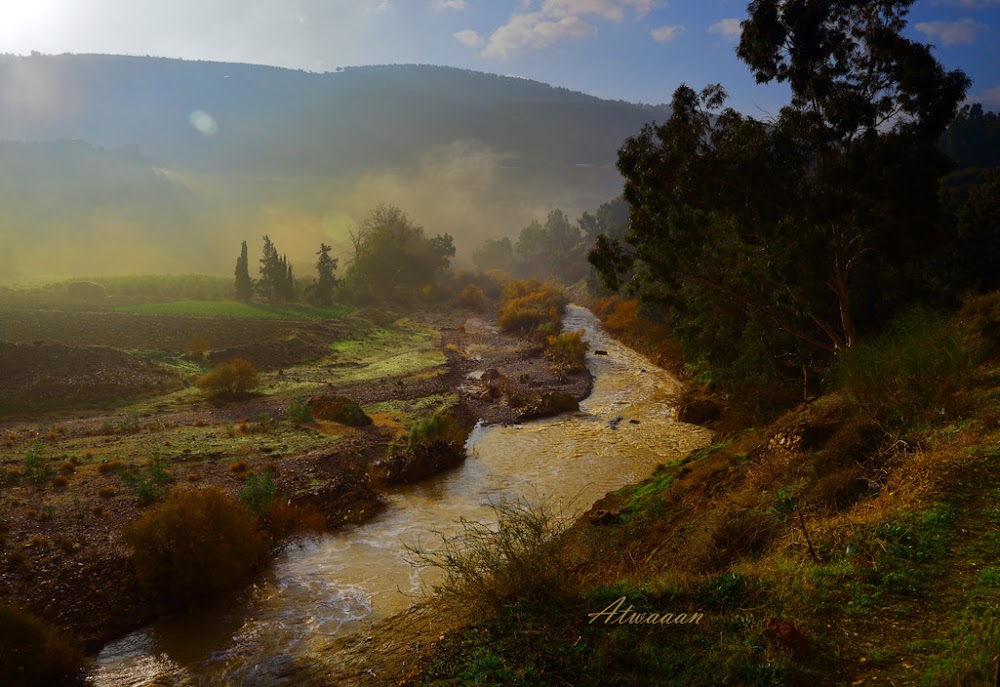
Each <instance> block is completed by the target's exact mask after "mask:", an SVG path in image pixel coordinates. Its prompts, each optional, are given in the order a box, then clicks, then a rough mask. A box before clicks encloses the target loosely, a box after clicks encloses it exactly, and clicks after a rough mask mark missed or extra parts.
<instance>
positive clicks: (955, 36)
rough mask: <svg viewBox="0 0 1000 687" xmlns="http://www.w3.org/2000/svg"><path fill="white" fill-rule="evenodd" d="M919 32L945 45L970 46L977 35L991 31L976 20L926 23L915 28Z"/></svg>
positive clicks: (966, 19)
mask: <svg viewBox="0 0 1000 687" xmlns="http://www.w3.org/2000/svg"><path fill="white" fill-rule="evenodd" d="M915 28H916V29H917V31H919V32H920V33H922V34H924V35H926V36H927V37H928V38H930V39H932V40H939V41H941V43H942V44H943V45H968V44H969V43H972V42H974V41H975V40H976V34H977V33H979V32H980V31H987V30H989V28H990V27H989V26H987V25H986V24H983V23H982V22H978V21H976V20H975V19H970V18H965V19H961V20H959V21H925V22H920V23H919V24H917V25H916V27H915Z"/></svg>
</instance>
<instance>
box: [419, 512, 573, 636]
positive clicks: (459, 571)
mask: <svg viewBox="0 0 1000 687" xmlns="http://www.w3.org/2000/svg"><path fill="white" fill-rule="evenodd" d="M491 507H492V509H493V512H494V515H495V516H496V522H495V523H493V524H485V523H482V522H478V521H470V520H466V519H464V518H463V519H462V520H461V521H460V524H461V530H460V531H459V533H458V534H455V535H444V534H441V533H438V534H439V536H440V538H441V542H440V545H439V546H438V547H436V548H431V549H428V548H423V547H420V546H412V547H407V548H408V551H409V554H410V562H411V564H413V565H414V566H416V567H418V568H432V569H435V570H437V571H439V572H440V573H441V575H442V578H441V580H440V582H438V583H437V584H434V585H433V586H432V589H433V590H434V592H436V593H437V594H440V595H442V596H444V597H446V598H448V599H451V600H454V601H458V602H460V603H461V604H463V605H464V606H466V607H468V608H470V609H472V610H473V611H475V612H477V613H479V614H480V615H482V616H488V615H490V614H493V613H496V612H499V611H501V610H502V609H503V608H504V607H506V606H508V605H509V604H512V603H528V604H536V603H549V602H554V601H558V600H560V599H563V598H567V597H569V596H570V595H571V594H572V591H573V590H571V589H569V588H568V587H567V584H568V583H567V580H568V579H569V578H568V576H567V575H566V571H565V569H564V566H563V565H562V557H561V556H560V554H559V546H558V541H557V540H558V537H559V535H561V534H562V533H563V532H565V530H566V526H567V522H568V521H567V519H565V518H562V517H560V516H559V515H558V514H557V513H556V512H555V511H554V510H553V509H552V508H551V507H550V506H548V505H546V504H544V503H530V502H528V501H526V500H518V501H509V500H504V501H500V502H499V503H495V504H492V506H491Z"/></svg>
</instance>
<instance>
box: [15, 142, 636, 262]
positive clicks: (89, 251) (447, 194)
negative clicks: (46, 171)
mask: <svg viewBox="0 0 1000 687" xmlns="http://www.w3.org/2000/svg"><path fill="white" fill-rule="evenodd" d="M87 178H88V183H77V182H75V181H73V180H69V179H64V180H63V181H62V182H61V183H58V184H56V183H53V179H52V178H49V179H48V183H43V184H42V185H41V186H40V187H39V186H36V187H35V188H33V189H21V190H20V191H19V196H20V197H19V202H18V203H17V204H15V205H13V206H11V205H8V207H7V210H6V211H5V212H4V213H3V214H2V217H0V242H2V245H3V251H2V252H0V280H5V281H15V280H25V279H27V280H35V279H37V278H39V277H51V278H68V277H100V276H114V275H125V274H162V273H175V274H180V273H200V274H217V275H228V274H230V273H231V272H232V269H233V264H234V262H235V259H236V256H237V255H238V254H239V246H240V243H241V242H242V241H244V240H245V241H247V244H248V247H249V249H250V256H251V269H252V271H253V270H254V269H255V268H256V260H257V258H259V250H260V246H261V237H262V236H263V235H264V234H267V235H268V236H270V238H271V239H272V240H273V241H274V243H275V245H276V246H277V248H278V250H279V251H280V252H281V253H283V254H285V255H287V256H288V259H289V262H290V263H291V264H292V266H293V268H294V269H295V272H296V274H297V275H299V276H300V277H303V276H307V275H309V274H310V273H311V272H312V271H313V264H314V262H315V260H314V255H315V253H316V251H317V250H318V248H319V245H320V243H321V242H322V243H328V244H332V245H333V246H334V255H335V256H336V257H338V258H339V259H340V265H341V269H343V267H344V266H346V264H347V261H348V260H349V256H350V232H351V231H352V230H354V229H355V228H356V227H357V226H358V225H359V224H360V223H361V222H363V221H364V218H365V217H366V215H367V214H368V212H369V211H370V210H371V209H372V208H373V207H375V206H376V205H377V204H379V203H389V204H392V205H397V206H399V207H400V208H402V209H403V210H405V211H406V212H407V213H408V214H409V215H410V217H411V218H412V219H413V220H414V221H415V222H417V223H418V224H419V225H420V226H422V227H423V228H424V230H425V231H426V232H427V234H428V235H435V234H444V233H448V234H451V235H452V236H453V237H454V238H455V245H456V249H457V255H456V259H455V261H454V265H455V266H458V267H470V266H471V259H470V256H471V254H472V252H473V251H474V250H475V249H476V248H477V247H478V246H479V245H480V244H481V243H482V242H483V241H484V240H485V239H487V238H498V237H502V236H510V237H515V238H516V236H517V234H518V232H519V231H520V230H521V228H522V227H524V226H525V225H527V224H528V223H530V222H531V221H532V220H533V219H544V218H545V216H546V214H547V213H548V212H549V210H551V209H552V208H554V207H559V208H562V209H563V210H565V211H566V212H567V213H568V214H569V215H570V217H577V216H578V215H579V214H580V213H581V212H582V211H583V210H587V209H593V208H594V207H596V206H597V205H599V204H600V203H601V202H603V201H605V200H607V199H608V198H610V197H612V196H613V195H615V194H616V193H618V192H619V191H620V180H619V179H618V177H617V172H615V171H614V170H595V169H584V168H569V169H559V168H552V169H545V168H542V169H539V168H532V167H529V166H522V165H519V164H518V163H517V160H516V159H514V157H513V156H512V155H511V154H508V153H501V152H498V151H495V150H493V149H491V148H490V147H489V146H487V145H485V144H483V143H482V142H478V141H455V142H453V143H450V144H448V145H444V146H437V147H434V148H432V149H431V150H430V151H429V152H427V153H426V154H425V155H423V156H421V157H420V158H419V159H418V160H417V162H416V163H415V164H413V165H400V166H397V167H388V168H385V169H383V170H380V171H375V172H369V173H365V174H362V175H360V176H358V177H357V178H354V179H346V180H334V179H323V178H298V179H296V178H283V177H252V176H247V177H239V176H226V175H215V176H213V175H207V174H204V173H188V172H183V171H180V170H169V169H163V168H159V169H157V173H156V176H155V184H156V185H157V188H156V189H154V191H153V192H149V193H146V194H145V197H144V196H143V194H139V195H133V196H132V197H129V198H127V199H124V198H123V199H120V201H119V202H117V203H115V202H112V200H109V199H108V198H107V197H106V193H105V192H106V191H107V189H98V190H97V191H96V192H94V189H93V185H92V183H89V182H92V177H87ZM570 182H572V183H570ZM616 183H618V184H619V186H616ZM29 228H30V229H29ZM25 229H28V230H25Z"/></svg>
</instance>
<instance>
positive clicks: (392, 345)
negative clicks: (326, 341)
mask: <svg viewBox="0 0 1000 687" xmlns="http://www.w3.org/2000/svg"><path fill="white" fill-rule="evenodd" d="M440 346H441V334H440V332H438V331H437V330H435V329H432V328H430V327H424V326H421V325H417V324H414V323H411V322H405V321H404V322H400V323H398V325H397V326H395V327H393V328H378V329H375V330H373V331H372V332H369V333H368V334H367V335H366V336H365V337H364V338H361V339H350V340H343V341H336V342H334V343H332V344H331V345H330V348H331V350H332V351H333V353H334V354H335V355H334V360H335V361H336V362H335V364H334V366H332V367H331V368H329V370H328V374H329V376H331V377H332V378H333V380H334V381H337V382H348V383H349V382H358V381H368V380H372V379H382V378H386V377H400V376H405V375H412V374H416V373H420V372H424V371H426V370H429V369H431V368H434V367H437V366H439V365H444V364H446V363H447V359H446V358H445V356H444V353H442V352H441V349H440Z"/></svg>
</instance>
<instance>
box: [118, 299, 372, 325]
mask: <svg viewBox="0 0 1000 687" xmlns="http://www.w3.org/2000/svg"><path fill="white" fill-rule="evenodd" d="M115 312H122V313H133V314H140V315H178V316H181V317H228V318H232V319H239V320H307V321H311V322H315V321H319V320H335V319H338V318H341V317H344V316H345V315H348V314H350V313H352V312H354V308H352V307H350V306H346V305H337V306H333V307H329V308H324V307H319V306H315V305H297V304H289V305H279V304H272V303H241V302H239V301H171V302H167V303H145V304H142V305H127V306H123V307H120V308H115Z"/></svg>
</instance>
